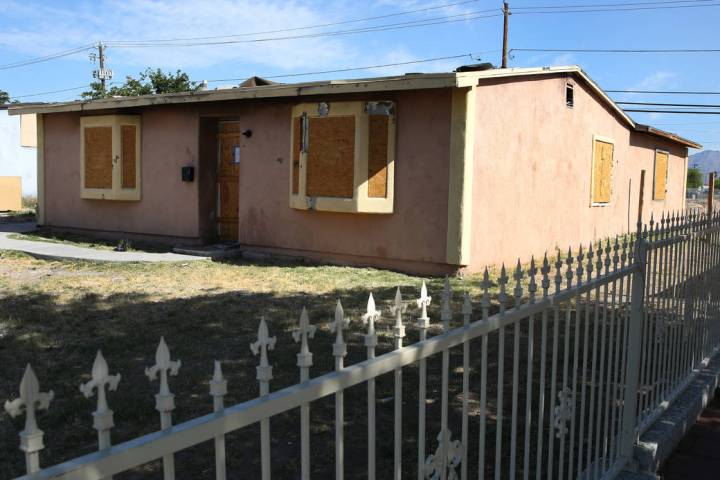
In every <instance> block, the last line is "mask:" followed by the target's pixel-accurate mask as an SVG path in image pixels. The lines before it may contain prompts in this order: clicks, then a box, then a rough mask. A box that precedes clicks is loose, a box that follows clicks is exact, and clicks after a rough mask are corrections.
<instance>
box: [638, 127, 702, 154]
mask: <svg viewBox="0 0 720 480" xmlns="http://www.w3.org/2000/svg"><path fill="white" fill-rule="evenodd" d="M635 131H637V132H643V133H648V134H650V135H655V136H657V137H661V138H664V139H666V140H671V141H673V142H675V143H679V144H681V145H684V146H686V147H689V148H696V149H698V150H699V149H701V148H703V146H702V145H701V144H699V143H697V142H694V141H692V140H689V139H687V138H684V137H681V136H680V135H676V134H674V133H671V132H666V131H665V130H660V129H658V128H654V127H651V126H650V125H643V124H641V123H638V124H636V125H635Z"/></svg>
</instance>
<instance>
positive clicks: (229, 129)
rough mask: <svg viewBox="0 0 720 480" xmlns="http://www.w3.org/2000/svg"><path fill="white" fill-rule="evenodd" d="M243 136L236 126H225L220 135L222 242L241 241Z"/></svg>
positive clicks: (220, 233)
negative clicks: (240, 182) (240, 184)
mask: <svg viewBox="0 0 720 480" xmlns="http://www.w3.org/2000/svg"><path fill="white" fill-rule="evenodd" d="M241 139H242V135H241V133H240V129H239V125H238V124H237V123H235V122H223V123H221V124H220V128H219V133H218V157H219V158H218V211H219V215H218V234H219V236H220V239H221V240H231V241H232V240H234V241H237V239H238V210H239V206H240V197H239V190H238V188H239V187H238V180H239V176H240V162H241V161H242V160H241V156H242V140H241Z"/></svg>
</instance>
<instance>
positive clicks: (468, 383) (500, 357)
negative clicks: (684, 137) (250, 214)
mask: <svg viewBox="0 0 720 480" xmlns="http://www.w3.org/2000/svg"><path fill="white" fill-rule="evenodd" d="M719 266H720V216H718V214H713V215H711V216H705V215H703V214H688V215H686V216H683V215H678V214H673V215H670V216H667V217H663V218H662V219H661V220H660V221H659V222H655V221H654V220H651V221H650V223H649V224H648V225H647V226H645V227H644V228H643V229H642V230H639V231H638V233H637V234H635V235H627V236H623V237H616V238H614V239H612V240H610V239H608V240H605V241H601V242H596V243H592V244H590V245H587V246H585V247H581V248H579V249H577V250H572V249H569V250H568V252H567V253H566V254H563V255H561V254H560V253H558V255H557V256H556V257H554V258H550V257H548V256H545V258H543V259H542V260H541V261H539V262H536V261H535V260H534V259H533V260H532V261H531V262H530V264H529V265H527V266H523V265H521V263H520V262H519V261H518V263H517V265H516V267H515V268H514V269H513V270H512V271H510V272H509V271H508V270H507V269H506V268H505V266H503V267H502V270H501V272H500V276H499V278H498V279H497V281H496V282H497V287H498V288H499V293H498V296H497V302H498V311H497V313H494V314H492V315H491V314H490V312H491V308H492V309H494V308H495V307H494V305H491V298H490V290H491V287H494V286H495V285H494V282H492V281H491V279H490V275H489V273H488V272H487V271H486V272H485V275H484V278H483V280H482V283H481V286H482V290H483V295H482V297H481V298H480V299H475V300H476V302H475V307H476V308H475V311H474V310H473V299H471V298H470V297H469V296H468V295H467V293H465V294H464V295H463V296H462V298H460V296H458V298H453V292H452V291H451V288H450V284H449V282H448V281H447V280H446V282H445V287H444V290H443V294H442V298H441V299H440V305H441V308H440V320H441V322H442V327H443V331H442V333H441V334H439V335H436V336H432V337H429V338H428V327H429V326H430V323H431V319H430V318H429V317H428V306H429V305H430V304H431V302H432V299H431V298H430V297H429V296H428V293H427V289H426V288H425V285H424V284H423V285H421V286H420V295H419V298H418V299H417V300H415V301H413V302H412V304H414V306H416V307H417V313H418V318H417V321H416V324H415V327H413V326H410V325H409V324H408V322H407V316H408V312H407V309H408V306H409V305H408V303H407V302H405V301H403V299H402V295H401V291H400V289H398V290H397V292H396V295H395V299H394V303H393V307H392V308H391V309H390V312H389V313H390V316H391V317H392V318H393V329H392V335H393V339H394V350H392V351H390V352H388V353H385V354H383V355H379V356H376V354H375V347H376V346H377V342H378V337H377V332H376V330H375V328H376V322H378V321H381V319H382V318H387V317H388V315H387V314H386V315H383V313H382V312H380V311H378V310H377V309H376V304H375V300H374V298H373V296H372V294H370V296H369V299H368V304H367V311H366V313H365V315H363V317H362V320H363V322H364V323H365V324H366V326H367V333H366V335H365V337H364V347H365V349H366V351H367V360H365V361H363V362H360V363H355V364H353V365H348V366H346V365H345V364H344V358H345V356H346V354H347V350H348V345H347V342H346V339H345V337H344V335H345V333H344V330H345V329H346V328H347V326H348V318H347V317H346V315H345V313H344V311H343V308H342V305H341V303H340V301H339V300H338V302H337V304H336V308H335V314H334V321H333V322H332V325H331V326H332V331H333V334H334V343H333V344H332V355H333V357H334V358H335V370H334V371H332V372H329V373H327V374H324V375H321V376H318V377H315V378H311V375H310V373H311V372H310V369H311V367H312V365H313V354H312V353H311V352H310V344H309V339H311V338H313V336H314V334H315V326H313V325H311V324H310V322H309V320H308V314H307V311H306V310H305V309H303V311H302V312H301V313H300V316H299V318H300V319H299V324H298V327H297V329H296V330H295V332H293V337H294V340H295V341H296V342H298V343H299V344H300V347H299V353H298V355H297V364H296V365H297V367H298V368H299V373H300V374H299V378H300V382H299V383H298V384H296V385H293V386H290V387H287V388H283V389H280V390H277V391H274V392H271V391H270V382H271V380H272V378H273V366H272V365H271V363H270V362H271V358H272V353H271V351H272V350H273V349H274V348H280V347H279V343H280V342H279V341H278V340H277V339H276V337H272V336H271V335H270V332H269V329H268V325H267V324H266V322H265V320H264V319H261V320H260V324H259V328H258V336H257V341H256V342H254V343H253V344H252V345H251V349H252V353H253V354H255V355H257V356H258V357H259V360H258V366H257V377H256V378H257V380H258V383H259V393H260V395H259V397H258V398H256V399H253V400H250V401H247V402H243V403H240V404H237V405H232V406H228V407H225V405H224V400H223V397H224V396H225V395H226V394H227V391H228V384H227V381H226V380H225V378H224V377H223V373H222V367H221V364H220V363H219V362H216V364H215V369H214V372H213V375H212V380H211V381H210V392H209V393H210V395H212V397H213V406H214V408H213V412H212V413H208V414H207V415H205V416H202V417H198V418H195V419H192V420H190V421H187V422H183V423H180V424H177V425H173V424H172V418H171V412H172V410H173V409H174V405H175V404H174V398H175V397H174V394H173V393H172V392H171V391H170V386H169V376H172V375H177V374H179V370H180V368H181V362H180V361H179V360H172V356H171V354H170V349H169V348H168V345H167V344H166V343H165V340H164V339H160V343H159V345H158V349H157V352H156V361H155V365H153V366H151V367H149V368H148V369H147V370H146V374H147V375H148V377H149V378H150V379H151V380H153V379H157V380H158V381H159V390H158V394H157V395H156V409H157V410H158V412H159V414H160V425H161V430H160V431H158V432H155V433H152V434H149V435H145V436H142V437H138V438H136V439H134V440H131V441H128V442H124V443H121V444H119V445H114V446H113V445H111V441H110V433H111V429H112V427H113V412H112V410H110V408H109V405H108V398H107V391H109V390H114V389H116V388H117V386H118V382H120V375H114V376H113V375H110V373H109V372H110V370H109V368H108V365H107V363H106V361H105V359H104V358H103V356H102V354H101V353H100V352H98V354H97V357H96V360H95V364H94V366H93V369H92V380H91V381H90V382H88V383H87V384H85V385H84V386H83V387H82V391H83V393H84V394H85V395H86V396H92V395H94V394H96V395H97V410H96V411H95V413H94V414H93V416H94V424H93V427H94V428H95V429H96V430H97V432H98V447H99V449H98V451H97V452H95V453H92V454H89V455H85V456H82V457H79V458H76V459H74V460H71V461H68V462H64V463H61V464H58V465H54V466H51V467H48V468H45V469H42V468H41V467H40V462H39V456H40V452H41V451H42V449H43V448H44V445H43V432H42V431H41V430H40V429H39V428H38V425H37V418H36V409H43V408H49V407H51V402H52V400H53V394H52V392H48V393H41V391H40V385H39V382H38V380H37V377H36V376H35V374H34V372H33V371H32V368H31V367H30V366H28V368H27V370H26V372H25V375H24V377H23V379H22V382H21V385H20V396H19V398H18V399H17V400H14V401H12V402H6V404H5V409H6V410H7V411H8V413H10V414H11V415H13V416H15V415H19V414H21V413H25V415H26V424H25V429H24V430H23V431H22V432H21V433H20V443H21V446H20V448H21V450H22V451H23V452H24V453H25V456H26V460H27V476H25V477H21V478H28V479H30V478H32V479H44V478H47V479H49V478H56V479H67V480H69V479H82V480H89V479H101V478H110V477H111V476H113V475H115V474H118V473H121V472H125V471H128V470H131V469H133V468H135V467H138V466H139V465H142V464H145V463H148V462H152V461H154V460H158V459H162V465H163V466H162V468H163V472H164V477H165V478H166V479H173V478H175V466H174V454H175V453H177V452H179V451H180V450H183V449H186V448H191V447H193V446H196V445H199V444H200V443H202V442H206V441H213V442H214V447H215V477H216V478H217V479H218V480H223V479H225V478H226V477H227V475H228V473H227V471H226V470H227V468H226V450H225V443H226V438H225V435H226V434H229V433H231V432H236V431H239V430H242V429H244V428H245V427H248V426H249V425H252V424H255V423H259V424H260V439H259V440H260V451H261V459H260V473H261V477H262V478H263V479H269V478H270V477H271V472H272V465H273V464H272V453H273V452H272V447H271V442H270V439H271V435H272V427H273V422H276V421H277V422H279V421H289V420H288V418H289V417H287V416H285V417H283V419H279V418H278V416H279V415H281V414H285V413H286V412H290V411H292V410H294V409H299V410H300V415H299V425H300V431H301V434H300V438H301V450H300V455H299V456H300V468H299V472H298V474H299V476H300V478H303V479H307V478H310V476H311V472H313V468H312V466H311V464H310V462H311V459H312V456H311V449H312V443H311V438H310V421H311V413H312V408H313V402H316V401H318V400H320V399H322V398H325V397H328V396H331V395H332V396H334V399H335V405H334V419H335V422H334V423H335V424H334V429H335V439H334V442H333V444H332V446H331V447H330V446H325V447H326V448H329V451H327V452H324V454H327V455H334V458H335V471H334V476H335V478H338V479H341V478H343V477H344V475H345V474H346V467H345V465H344V460H345V458H346V456H347V455H348V452H347V451H346V449H345V446H346V445H350V446H351V448H352V449H353V451H354V452H355V453H356V452H357V450H358V447H359V446H360V445H365V448H367V462H366V463H367V471H366V472H360V473H358V472H356V471H353V472H352V476H353V477H355V478H357V477H359V476H360V477H367V478H370V479H374V478H375V477H376V475H377V476H380V477H383V478H385V477H392V478H395V479H400V478H401V477H402V476H403V475H404V476H406V477H407V476H417V478H418V479H438V480H446V479H448V480H452V479H457V478H460V479H463V480H464V479H467V478H479V479H491V478H494V479H496V480H500V479H503V478H513V479H514V478H523V479H542V478H549V479H550V478H551V479H556V478H557V479H575V478H581V479H596V478H597V479H600V478H612V477H613V476H615V475H616V474H617V473H618V472H619V471H621V470H622V469H623V468H624V467H625V466H626V465H627V464H628V462H629V461H630V460H631V458H632V447H633V444H634V443H635V442H636V441H637V438H638V436H639V435H640V434H641V432H642V431H643V430H644V429H646V428H647V426H648V425H649V424H650V423H651V422H652V421H653V420H654V419H655V418H657V416H658V415H659V414H660V413H662V411H664V410H665V409H666V408H667V407H668V405H669V404H671V403H672V402H673V400H674V399H675V398H676V397H677V395H678V394H679V393H680V392H681V391H682V390H683V388H684V387H685V386H686V385H687V384H688V382H689V381H691V379H692V378H693V376H694V375H695V373H696V372H697V370H698V369H699V368H700V367H701V366H702V364H703V362H704V361H706V360H707V359H708V358H709V357H710V356H711V355H713V354H714V352H715V351H716V349H717V347H718V345H720V322H719V320H720V316H719V314H720V304H719V303H718V300H717V299H718V293H720V292H718V291H717V290H718V288H719V287H720V282H718V280H719V278H718V274H719V272H720V270H719V268H718V267H719ZM477 300H479V301H477ZM458 314H459V315H460V316H461V317H462V326H460V327H458V328H450V324H451V320H452V319H453V316H454V315H458ZM406 328H417V329H418V331H419V338H420V340H419V341H418V342H416V343H411V344H409V345H406V344H404V343H403V339H404V338H405V336H406ZM283 348H286V347H283ZM451 353H452V354H455V355H458V356H459V357H460V358H461V362H460V366H459V367H458V368H457V369H451V365H450V363H451V358H450V355H451ZM438 362H439V365H440V369H439V370H440V371H439V374H436V373H437V372H436V371H435V370H430V369H429V366H433V368H435V367H436V366H437V364H438ZM411 365H417V366H418V370H417V379H415V377H414V376H413V377H412V378H411V381H410V384H411V385H413V386H415V385H416V387H414V388H413V390H415V391H416V393H412V394H409V393H410V392H409V391H408V389H407V385H408V373H407V372H405V371H404V369H406V368H408V367H409V366H411ZM286 367H287V366H283V368H286ZM404 373H405V374H404ZM386 374H388V375H389V374H392V377H393V387H394V388H393V390H394V395H393V397H392V402H393V425H392V435H393V448H392V450H391V451H381V452H380V451H377V446H376V438H377V435H378V433H377V429H376V422H377V419H376V406H377V404H378V399H377V398H376V382H377V381H378V380H379V379H380V377H382V376H383V375H386ZM454 382H455V383H457V384H459V387H458V389H457V390H458V392H459V395H457V396H455V395H453V396H452V397H451V393H452V392H453V391H454V390H453V388H451V385H452V384H454ZM361 385H366V386H367V389H366V393H367V412H366V413H365V414H364V418H366V419H367V434H366V435H365V436H364V438H363V437H360V438H356V437H353V438H349V439H348V438H345V437H346V436H345V432H344V427H345V423H346V419H345V415H344V413H345V412H344V407H345V403H346V401H345V397H344V393H345V391H346V390H348V389H350V388H352V387H357V386H361ZM404 387H405V388H404ZM429 387H431V388H429ZM438 388H439V395H436V390H437V389H438ZM118 394H119V393H118ZM438 396H439V401H438V402H437V404H438V405H439V411H438V408H436V407H429V406H428V405H429V404H428V400H429V399H430V397H433V399H436V400H437V397H438ZM363 401H364V400H363ZM415 405H417V407H415ZM458 407H459V408H458ZM458 412H459V413H458ZM355 413H356V412H355ZM353 417H355V418H357V414H355V415H353ZM408 418H410V419H412V420H413V421H415V420H417V423H416V424H415V423H413V425H416V427H415V428H413V429H409V428H408V422H407V421H405V420H407V419H408ZM404 419H405V420H404ZM408 442H410V443H416V444H417V456H416V458H409V457H408V456H407V452H408V450H407V449H406V448H405V446H406V444H407V443H408ZM378 455H382V456H389V455H391V456H392V458H393V461H392V462H391V465H392V468H391V469H389V470H387V471H380V472H378V471H377V463H378V462H377V459H378ZM183 476H185V475H183Z"/></svg>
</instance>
